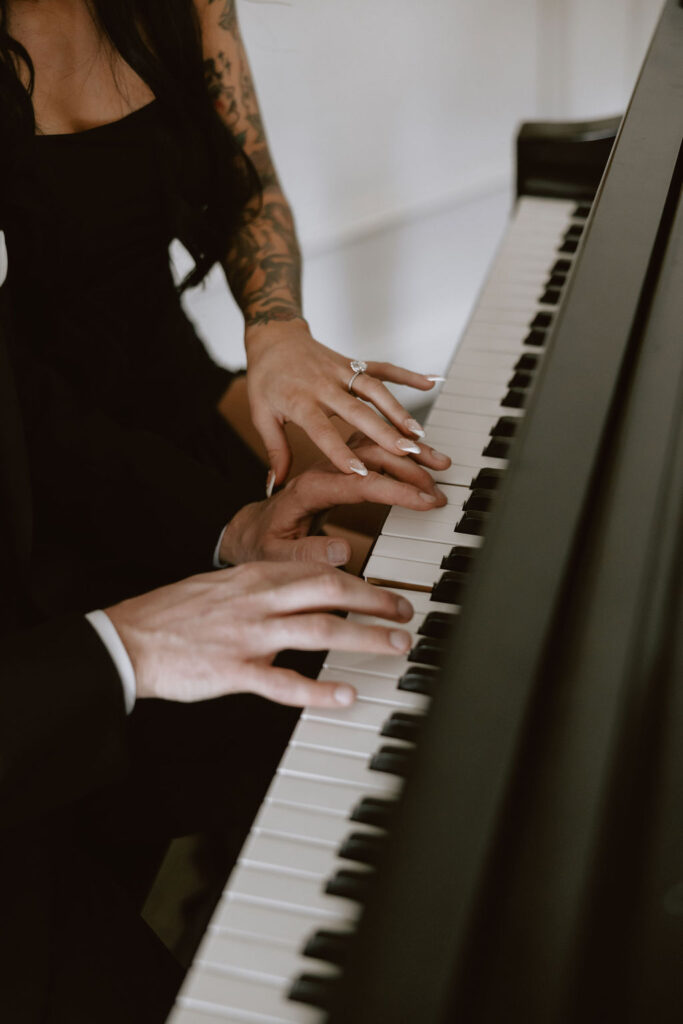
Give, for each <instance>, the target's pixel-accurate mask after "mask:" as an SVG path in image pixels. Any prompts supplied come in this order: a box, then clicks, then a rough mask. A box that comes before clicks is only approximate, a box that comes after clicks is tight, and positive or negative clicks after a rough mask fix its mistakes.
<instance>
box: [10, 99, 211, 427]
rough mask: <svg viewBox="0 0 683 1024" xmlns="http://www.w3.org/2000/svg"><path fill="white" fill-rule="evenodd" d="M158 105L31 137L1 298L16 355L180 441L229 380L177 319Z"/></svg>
mask: <svg viewBox="0 0 683 1024" xmlns="http://www.w3.org/2000/svg"><path fill="white" fill-rule="evenodd" d="M160 117H161V114H160V108H159V105H158V104H157V103H156V101H154V102H152V103H150V104H149V105H148V106H146V107H143V108H142V109H141V110H139V111H136V112H134V113H133V114H131V115H129V116H128V117H125V118H123V119H121V120H120V121H117V122H114V123H112V124H107V125H103V126H101V127H99V128H94V129H91V130H89V131H84V132H78V133H74V134H67V135H46V136H36V137H35V138H34V139H33V142H32V145H31V146H29V147H28V150H27V151H26V152H24V153H23V154H22V163H21V166H20V168H19V169H18V170H17V173H16V174H14V176H13V178H12V180H11V182H10V187H9V190H8V193H7V195H6V196H4V197H3V199H4V204H3V206H4V210H3V217H4V221H5V224H4V228H5V232H6V236H7V249H8V253H9V276H8V281H7V287H8V288H9V289H10V293H11V295H12V303H13V306H14V316H15V327H16V331H17V334H18V336H19V337H20V338H21V339H22V343H23V344H24V345H28V346H29V347H30V348H31V350H32V351H33V352H34V353H35V354H36V355H38V356H39V357H40V358H41V359H42V360H44V361H45V362H46V363H47V364H48V365H49V366H51V367H53V368H55V369H57V370H58V371H59V372H60V373H61V374H62V375H63V376H64V377H65V379H66V380H67V381H68V382H69V383H72V384H74V385H75V387H76V389H77V390H78V391H79V393H81V394H87V395H88V397H89V399H90V400H91V401H92V402H93V403H94V404H95V405H96V406H97V408H98V409H99V410H101V411H103V412H106V413H108V414H111V415H113V416H114V417H115V418H116V419H117V420H119V421H120V422H122V423H125V424H127V425H130V426H141V427H151V428H152V429H154V430H155V431H159V430H162V432H164V433H167V434H169V435H171V436H173V437H175V438H182V437H183V436H184V433H185V430H186V429H187V426H188V424H189V423H192V422H193V421H194V419H195V417H196V416H197V415H201V413H202V412H203V411H204V410H206V409H207V408H210V407H211V406H213V405H215V404H216V402H217V400H218V398H219V396H220V395H221V394H222V392H223V391H224V390H225V388H226V387H227V385H228V383H229V380H230V376H231V375H230V374H229V373H228V372H227V371H226V370H224V369H222V368H221V367H218V366H217V365H216V364H215V363H214V362H213V360H212V359H211V357H210V356H209V355H208V353H207V352H206V350H205V348H204V345H203V344H202V342H201V341H200V339H199V338H198V337H197V335H196V333H195V331H194V328H193V326H192V324H191V323H190V322H189V320H188V319H187V317H186V316H185V314H184V313H183V311H182V308H181V305H180V300H179V296H178V293H177V291H176V288H175V286H174V284H173V280H172V276H171V272H170V267H169V258H168V246H169V243H170V242H171V239H172V227H171V220H172V218H171V215H170V213H169V210H168V208H167V207H168V203H167V201H166V199H165V193H164V187H163V181H164V175H163V171H162V168H161V167H160V165H159V164H160V160H161V159H162V153H163V150H162V147H161V143H160V141H159V121H160Z"/></svg>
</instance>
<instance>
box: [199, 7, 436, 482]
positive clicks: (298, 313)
mask: <svg viewBox="0 0 683 1024" xmlns="http://www.w3.org/2000/svg"><path fill="white" fill-rule="evenodd" d="M195 3H196V5H197V11H198V14H199V19H200V25H201V31H202V46H203V51H204V70H205V76H206V83H207V88H208V90H209V94H210V96H211V98H212V99H213V101H214V104H215V107H216V110H217V111H218V113H219V115H220V116H221V117H222V118H223V120H224V121H225V123H226V124H227V126H228V128H229V129H230V131H231V132H232V133H233V134H234V136H235V138H236V139H237V141H238V142H239V143H240V145H241V146H242V147H243V149H244V151H245V152H246V153H247V154H248V156H249V157H250V158H251V160H252V161H253V163H254V165H255V167H256V170H257V171H258V173H259V176H260V178H261V183H262V187H263V201H262V206H261V208H260V211H259V212H258V214H257V215H256V216H255V217H253V218H252V219H250V220H249V221H248V222H247V223H246V224H245V225H244V227H243V228H242V229H241V230H240V232H239V233H238V235H237V237H236V239H235V241H234V242H233V244H232V247H231V249H230V251H229V252H228V254H227V256H226V259H225V261H224V268H225V272H226V275H227V278H228V282H229V284H230V287H231V289H232V292H233V295H234V296H235V299H236V300H237V302H238V303H239V305H240V308H241V309H242V312H243V313H244V318H245V324H246V328H245V347H246V352H247V369H248V372H247V390H248V394H249V404H250V408H251V415H252V419H253V422H254V426H255V427H256V429H257V430H258V432H259V434H260V435H261V438H262V439H263V442H264V444H265V447H266V451H267V453H268V460H269V463H270V467H271V471H270V473H269V474H268V488H269V489H270V488H272V486H273V484H275V483H282V482H283V481H284V479H285V477H286V476H287V473H288V471H289V467H290V463H291V453H290V450H289V445H288V442H287V438H286V435H285V432H284V429H283V428H284V424H285V423H287V422H288V421H291V422H294V423H297V424H298V425H299V426H300V427H302V428H303V430H304V431H305V432H306V433H307V434H308V436H309V437H310V438H312V439H313V441H314V442H315V444H316V445H317V446H318V447H319V448H320V449H321V451H322V452H323V453H324V454H325V455H326V456H327V457H328V458H329V459H330V460H331V462H332V463H333V464H334V465H335V466H336V467H337V469H339V470H341V471H342V472H343V473H358V474H359V475H361V476H365V475H366V474H367V472H368V470H367V468H366V467H365V465H364V464H363V463H362V462H361V461H360V460H359V459H358V458H357V456H356V455H354V453H353V451H352V450H351V449H350V448H349V447H348V446H347V445H346V444H345V443H344V441H343V440H342V437H341V436H340V434H339V433H338V431H337V430H336V428H335V427H334V426H333V425H332V423H331V422H330V419H329V417H330V416H331V415H333V414H336V415H338V416H340V417H341V418H342V419H343V420H346V422H347V423H349V424H351V426H353V427H355V428H356V429H357V430H361V431H362V432H363V433H364V434H366V435H367V436H368V437H369V438H371V439H372V440H373V441H375V442H376V443H377V444H379V445H380V446H381V447H382V448H384V449H386V450H387V451H388V452H391V453H393V454H394V455H401V456H403V455H406V454H408V453H410V454H413V455H415V457H416V459H417V460H418V461H420V462H422V463H423V464H425V465H428V466H430V467H431V468H442V467H443V466H444V465H445V464H448V461H449V460H448V459H446V458H445V457H444V456H439V455H438V454H435V453H433V452H432V450H431V449H429V448H427V447H426V446H425V445H420V444H418V443H417V441H416V440H415V438H420V437H423V436H424V432H423V431H422V429H421V427H420V425H419V424H418V423H416V422H415V420H413V419H411V418H410V416H409V415H408V413H407V412H406V410H405V409H404V408H403V407H402V406H401V404H400V403H399V402H398V401H397V400H396V399H395V398H394V397H393V395H392V394H391V392H390V391H388V389H387V388H386V387H385V386H384V384H383V383H382V381H383V380H388V381H394V382H395V383H398V384H408V385H410V386H411V387H415V388H419V389H420V390H422V391H427V390H429V389H430V388H432V387H433V386H434V382H433V380H430V378H428V377H426V376H423V375H422V374H417V373H411V372H410V371H409V370H405V369H402V368H401V367H396V366H393V365H392V364H390V363H369V364H368V371H367V373H364V374H362V375H361V376H358V377H356V379H355V382H354V395H355V396H357V397H360V398H363V399H365V400H366V401H367V402H369V403H372V405H374V406H375V408H376V409H377V410H378V411H379V412H380V413H382V414H383V415H384V416H385V417H386V420H388V421H389V422H386V420H384V419H382V418H381V417H380V416H378V415H377V414H376V412H375V410H373V409H372V408H371V407H370V405H366V404H365V403H364V402H359V401H357V398H356V397H354V395H351V394H349V391H348V382H349V379H350V377H351V373H352V371H351V369H350V365H349V358H348V356H343V355H341V354H340V353H338V352H334V351H333V350H332V349H330V348H327V347H326V346H325V345H322V344H321V343H320V342H318V341H316V340H315V339H314V338H313V337H312V336H311V333H310V330H309V327H308V324H307V323H306V321H305V320H304V319H303V316H302V308H301V257H300V253H299V245H298V242H297V238H296V231H295V228H294V220H293V217H292V213H291V210H290V208H289V205H288V203H287V200H286V199H285V196H284V194H283V192H282V189H281V187H280V183H279V181H278V177H277V173H276V171H275V168H274V166H273V161H272V159H271V156H270V153H269V150H268V144H267V141H266V135H265V131H264V128H263V122H262V120H261V115H260V112H259V107H258V101H257V99H256V92H255V89H254V84H253V81H252V77H251V71H250V69H249V62H248V59H247V55H246V51H245V48H244V44H243V42H242V38H241V35H240V30H239V24H238V20H237V9H236V0H195ZM406 435H409V436H406Z"/></svg>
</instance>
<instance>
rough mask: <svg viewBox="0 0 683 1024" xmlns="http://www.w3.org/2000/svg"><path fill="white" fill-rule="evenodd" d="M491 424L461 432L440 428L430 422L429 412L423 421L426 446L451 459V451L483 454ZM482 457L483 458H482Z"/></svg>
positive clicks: (482, 424) (487, 423) (456, 429)
mask: <svg viewBox="0 0 683 1024" xmlns="http://www.w3.org/2000/svg"><path fill="white" fill-rule="evenodd" d="M490 430H491V423H490V422H486V421H481V422H479V423H478V424H477V425H476V427H475V429H470V430H462V429H460V428H459V427H453V426H450V425H449V426H447V427H444V426H440V425H439V424H438V423H432V422H431V412H430V413H429V414H428V415H427V417H426V419H425V432H426V434H427V438H426V441H427V444H430V445H432V447H434V448H437V449H438V450H439V451H440V452H443V454H444V455H448V457H449V458H452V457H453V456H452V455H451V449H457V448H463V449H465V450H467V451H474V452H479V453H481V452H483V450H484V448H485V447H486V445H487V444H488V442H489V438H490ZM482 457H483V456H482Z"/></svg>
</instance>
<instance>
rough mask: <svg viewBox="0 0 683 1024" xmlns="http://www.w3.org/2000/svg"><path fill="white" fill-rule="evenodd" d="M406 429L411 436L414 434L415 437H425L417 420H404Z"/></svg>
mask: <svg viewBox="0 0 683 1024" xmlns="http://www.w3.org/2000/svg"><path fill="white" fill-rule="evenodd" d="M406 429H407V430H409V431H410V433H411V434H415V437H424V436H425V432H424V430H423V429H422V427H421V426H420V424H419V423H418V422H417V420H414V419H412V418H410V419H407V420H406Z"/></svg>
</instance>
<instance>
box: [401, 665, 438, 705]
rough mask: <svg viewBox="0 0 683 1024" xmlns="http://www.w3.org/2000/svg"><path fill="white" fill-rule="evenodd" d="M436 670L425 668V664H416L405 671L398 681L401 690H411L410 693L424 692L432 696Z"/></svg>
mask: <svg viewBox="0 0 683 1024" xmlns="http://www.w3.org/2000/svg"><path fill="white" fill-rule="evenodd" d="M435 679H436V672H435V671H434V669H431V668H425V666H424V665H414V666H412V667H411V668H409V669H408V671H407V672H404V673H403V675H402V676H401V678H400V679H399V681H398V688H399V690H409V691H410V693H422V694H425V696H427V697H431V696H432V695H433V693H434V680H435Z"/></svg>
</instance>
